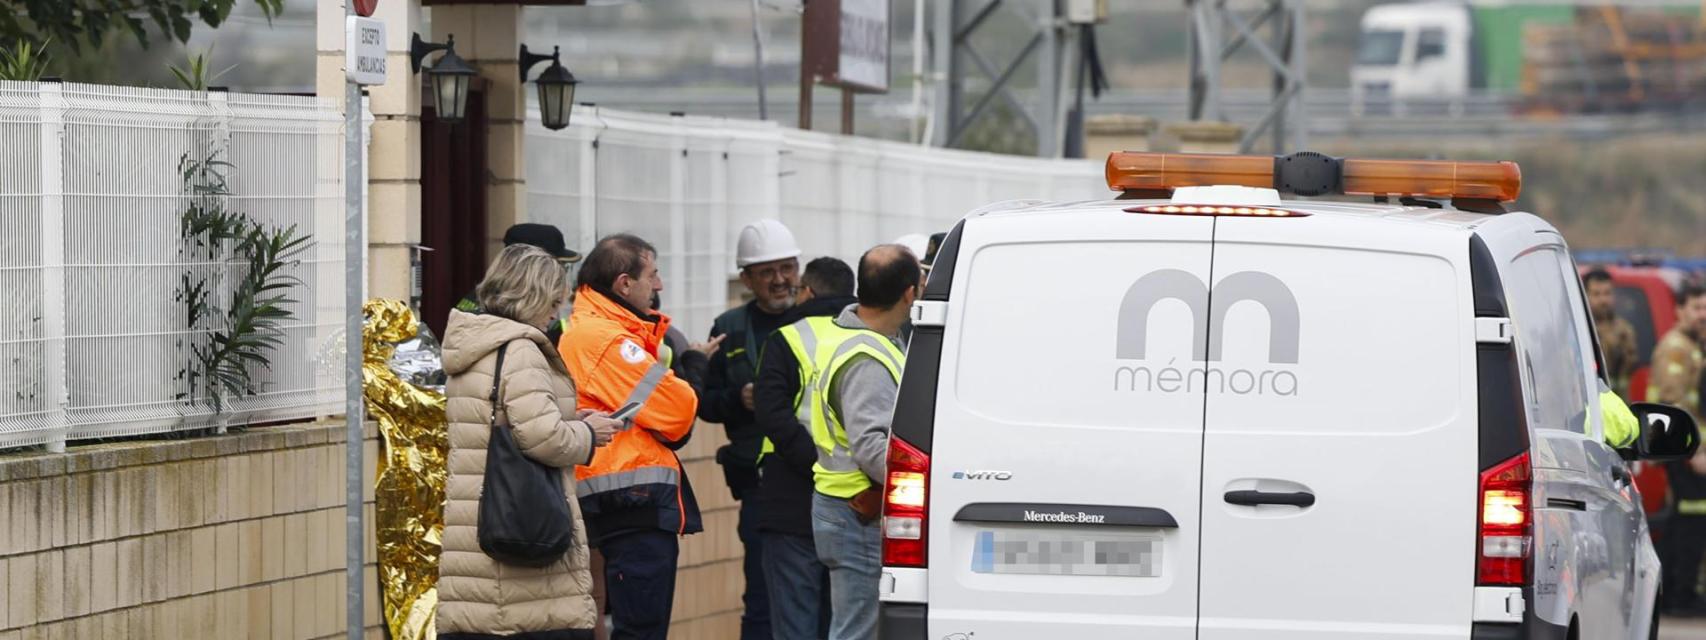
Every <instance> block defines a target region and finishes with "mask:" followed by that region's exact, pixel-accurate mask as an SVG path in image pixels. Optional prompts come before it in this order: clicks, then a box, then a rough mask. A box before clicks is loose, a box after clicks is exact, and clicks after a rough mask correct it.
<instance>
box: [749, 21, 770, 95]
mask: <svg viewBox="0 0 1706 640" xmlns="http://www.w3.org/2000/svg"><path fill="white" fill-rule="evenodd" d="M752 51H753V56H754V59H753V64H752V68H753V74H754V75H755V76H756V77H757V80H758V119H759V120H769V119H770V101H769V100H766V99H765V97H764V38H763V36H762V35H761V34H760V30H759V24H758V0H752Z"/></svg>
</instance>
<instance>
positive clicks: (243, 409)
mask: <svg viewBox="0 0 1706 640" xmlns="http://www.w3.org/2000/svg"><path fill="white" fill-rule="evenodd" d="M341 140H342V122H341V117H340V116H339V113H338V111H337V109H336V107H335V106H334V105H332V104H330V103H326V102H321V101H319V100H316V99H312V98H297V97H282V96H255V95H241V94H223V93H212V94H207V93H197V92H187V91H169V90H159V89H134V88H121V87H106V86H91V85H74V84H65V85H61V84H53V83H46V84H35V83H14V82H0V290H3V292H4V296H5V301H6V304H5V305H4V307H3V310H0V448H4V447H11V446H19V445H29V444H42V443H55V442H59V441H62V440H63V439H87V438H99V437H111V436H121V435H135V434H142V433H151V432H160V431H172V430H181V429H194V428H202V427H207V426H217V425H219V424H236V423H242V422H248V421H266V420H286V419H296V418H307V417H313V416H319V415H327V414H331V413H337V412H338V407H339V405H340V400H341V397H342V373H341V366H340V365H341V359H339V358H340V357H339V356H336V355H335V354H334V356H333V358H332V359H331V361H330V363H329V365H330V366H322V364H321V360H320V355H321V352H322V351H324V350H325V349H326V348H327V347H328V346H330V345H331V343H332V342H333V341H334V340H335V339H336V336H335V335H334V334H335V333H336V332H337V331H338V329H339V327H340V326H341V322H342V313H343V286H342V282H343V276H342V274H343V264H342V262H343V261H342V256H343V245H342V242H343V235H342V227H343V208H342V180H341V177H342V170H341V169H342V155H341V151H342V145H341ZM214 150H218V153H219V155H218V159H220V160H223V161H226V162H229V163H231V165H232V166H231V167H230V168H229V169H228V173H229V176H228V177H229V184H230V191H231V192H232V194H233V195H232V196H230V197H228V198H225V204H226V206H227V207H229V208H230V209H232V210H237V211H243V212H246V213H247V214H249V216H250V217H252V218H253V219H255V220H257V221H259V222H262V223H266V224H269V225H277V226H290V225H296V226H297V227H298V228H299V230H300V231H302V232H304V233H305V234H307V235H309V236H311V237H312V240H313V246H312V247H311V248H310V249H309V250H308V252H307V253H306V254H304V256H303V261H302V263H301V264H300V265H299V266H297V267H296V268H294V269H293V270H291V272H290V273H291V275H293V276H295V277H296V278H299V279H300V280H301V285H300V286H297V287H293V288H292V289H291V290H290V291H288V294H289V295H290V297H291V298H292V299H294V300H295V301H296V302H295V303H294V304H292V305H290V307H291V308H292V309H293V310H294V311H295V313H296V318H295V320H293V321H292V322H291V323H289V324H287V325H286V326H285V327H284V333H285V335H284V345H283V346H282V347H280V348H279V349H277V350H275V351H274V352H273V355H272V366H271V368H270V369H264V368H257V369H256V379H255V382H256V387H257V391H258V392H259V393H258V395H256V396H253V397H246V398H235V399H231V400H230V403H229V406H228V407H227V409H228V410H227V412H226V414H224V415H223V416H218V417H216V416H215V415H214V411H213V407H212V403H211V402H210V401H209V398H206V397H201V396H199V395H197V394H196V392H195V391H194V390H193V388H192V387H191V385H190V384H189V381H188V380H187V379H186V377H185V376H184V375H183V373H184V372H185V371H186V369H187V367H186V364H187V363H188V362H189V361H190V358H191V354H190V352H189V350H190V348H191V346H192V345H194V344H196V343H197V342H198V341H201V342H205V341H206V339H207V336H210V335H212V333H213V332H216V331H220V330H222V329H223V327H222V326H219V324H220V323H218V322H214V321H203V322H201V323H198V324H197V325H196V326H194V327H192V326H190V325H189V317H188V316H189V314H188V311H187V309H186V305H185V304H184V302H183V301H182V299H181V291H182V290H183V284H184V278H185V277H187V276H191V277H196V278H202V277H206V276H208V274H215V277H213V278H212V280H213V281H214V282H216V283H222V284H220V285H218V286H216V288H215V290H214V291H213V293H212V295H213V298H214V300H215V302H216V303H217V304H219V305H221V306H224V305H228V304H230V290H231V283H232V282H233V281H234V280H235V279H236V277H237V275H236V274H237V269H238V267H237V266H236V265H234V264H232V263H229V262H223V261H216V262H205V261H203V262H198V261H197V260H205V258H196V257H194V256H193V254H192V250H191V249H190V248H188V247H187V246H186V243H185V241H184V240H182V239H181V237H180V230H179V225H180V216H181V214H182V212H183V211H184V210H185V208H186V207H187V206H188V204H189V202H190V199H189V198H188V197H187V196H186V195H185V190H184V178H183V176H182V175H181V174H180V173H179V167H180V161H181V160H182V159H183V158H185V157H186V156H188V157H192V158H205V157H209V156H210V154H211V153H212V152H213V151H214ZM340 349H341V347H340Z"/></svg>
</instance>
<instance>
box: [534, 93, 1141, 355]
mask: <svg viewBox="0 0 1706 640" xmlns="http://www.w3.org/2000/svg"><path fill="white" fill-rule="evenodd" d="M570 122H571V123H572V124H571V126H570V127H569V128H567V129H564V130H562V131H547V130H546V129H544V128H543V127H542V126H540V124H539V119H538V115H537V113H536V112H535V113H534V114H533V116H532V117H531V118H530V119H529V121H528V134H527V188H528V200H527V210H526V211H524V212H521V215H519V216H518V218H519V219H521V220H525V221H531V222H543V223H548V224H555V225H558V226H559V227H561V228H562V229H563V232H564V234H565V235H566V236H567V237H568V239H569V242H570V243H572V244H575V246H576V247H578V248H580V249H582V250H585V249H587V248H590V247H591V246H592V244H593V243H594V242H595V241H596V240H597V238H598V237H600V236H603V235H607V234H610V233H616V232H622V231H626V232H632V233H635V234H637V235H639V236H641V237H643V238H645V239H647V240H649V241H651V242H652V244H654V245H656V246H657V247H658V251H659V253H661V254H662V255H661V261H662V265H661V269H662V271H663V276H664V295H663V309H664V311H665V312H667V313H669V314H670V315H671V316H673V317H674V318H675V322H676V323H677V325H678V326H680V327H681V328H682V330H683V331H684V332H686V333H687V334H688V335H689V336H691V337H694V338H699V337H701V336H704V335H705V334H706V333H707V332H708V331H710V327H711V320H712V319H713V318H715V317H716V316H717V314H719V313H722V312H723V311H724V310H725V308H726V307H727V302H726V301H727V299H728V277H729V276H730V275H731V274H732V273H733V272H734V247H735V239H736V237H737V236H738V235H739V233H740V228H741V227H742V226H744V225H745V224H746V223H748V222H750V221H752V220H756V219H759V218H766V217H773V218H779V219H781V220H782V221H783V222H784V223H786V224H787V225H788V227H789V228H790V229H792V230H793V232H794V234H795V236H796V237H797V238H798V239H799V241H800V244H801V246H802V249H803V250H804V251H805V254H806V257H807V258H808V259H809V258H811V257H816V256H822V255H832V256H837V257H840V258H842V259H844V260H847V261H848V263H849V264H853V263H855V262H856V261H857V260H858V258H859V255H860V254H861V253H863V252H864V251H865V250H866V249H868V248H870V247H871V246H872V245H876V244H880V243H884V242H892V241H893V240H895V239H896V238H899V237H900V236H902V235H905V234H908V233H925V234H928V233H931V232H935V231H946V230H948V229H949V228H951V227H952V226H953V224H954V222H956V221H958V220H959V219H960V217H961V216H963V215H965V214H966V213H967V212H970V211H971V210H973V209H976V208H978V207H981V206H983V205H986V204H989V203H991V202H998V201H1002V200H1012V199H1042V200H1061V201H1073V200H1089V199H1098V198H1107V197H1109V196H1110V195H1111V194H1109V192H1108V190H1107V186H1106V184H1105V183H1104V182H1103V177H1102V163H1101V162H1097V161H1090V160H1043V159H1037V158H1025V157H1017V156H1004V155H995V154H987V153H975V152H968V151H954V150H944V149H936V148H930V147H920V146H916V145H910V144H903V143H896V142H886V141H880V140H872V139H867V138H850V137H845V136H838V135H830V134H824V133H815V132H809V131H800V130H797V129H792V128H787V127H784V126H781V125H778V124H777V123H774V122H757V121H749V120H729V119H723V118H707V117H694V116H659V115H653V114H645V113H636V112H625V111H613V110H610V109H600V108H588V107H577V108H576V110H575V113H574V116H573V118H572V119H571V120H570ZM577 239H578V242H577Z"/></svg>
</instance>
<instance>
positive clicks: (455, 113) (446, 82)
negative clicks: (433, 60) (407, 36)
mask: <svg viewBox="0 0 1706 640" xmlns="http://www.w3.org/2000/svg"><path fill="white" fill-rule="evenodd" d="M436 51H443V52H444V57H442V58H439V59H438V64H435V65H433V66H432V68H431V69H428V70H427V77H429V78H431V79H432V98H433V107H434V108H435V109H436V110H437V112H438V114H437V115H438V119H439V120H440V121H443V122H447V123H451V124H455V123H458V122H461V121H462V118H463V116H464V115H465V114H467V112H468V84H469V83H471V82H473V80H474V76H476V75H478V72H476V71H474V68H473V67H470V66H468V63H467V62H464V61H463V60H462V56H459V55H456V36H455V35H449V36H446V37H445V40H444V44H437V43H433V42H427V41H425V40H422V39H421V34H419V33H417V34H415V37H414V41H413V42H411V43H410V44H409V64H410V66H411V67H413V68H414V70H415V73H420V72H421V63H422V62H423V61H425V60H426V57H427V56H428V55H431V54H432V53H433V52H436Z"/></svg>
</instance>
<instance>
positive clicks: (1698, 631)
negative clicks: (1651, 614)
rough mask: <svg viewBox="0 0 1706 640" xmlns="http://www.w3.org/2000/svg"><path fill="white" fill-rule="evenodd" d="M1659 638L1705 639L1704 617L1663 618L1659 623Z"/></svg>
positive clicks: (1705, 619) (1705, 624) (1669, 639)
mask: <svg viewBox="0 0 1706 640" xmlns="http://www.w3.org/2000/svg"><path fill="white" fill-rule="evenodd" d="M1659 639H1660V640H1706V618H1693V619H1689V620H1683V619H1680V618H1665V619H1664V621H1663V622H1660V623H1659Z"/></svg>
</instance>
